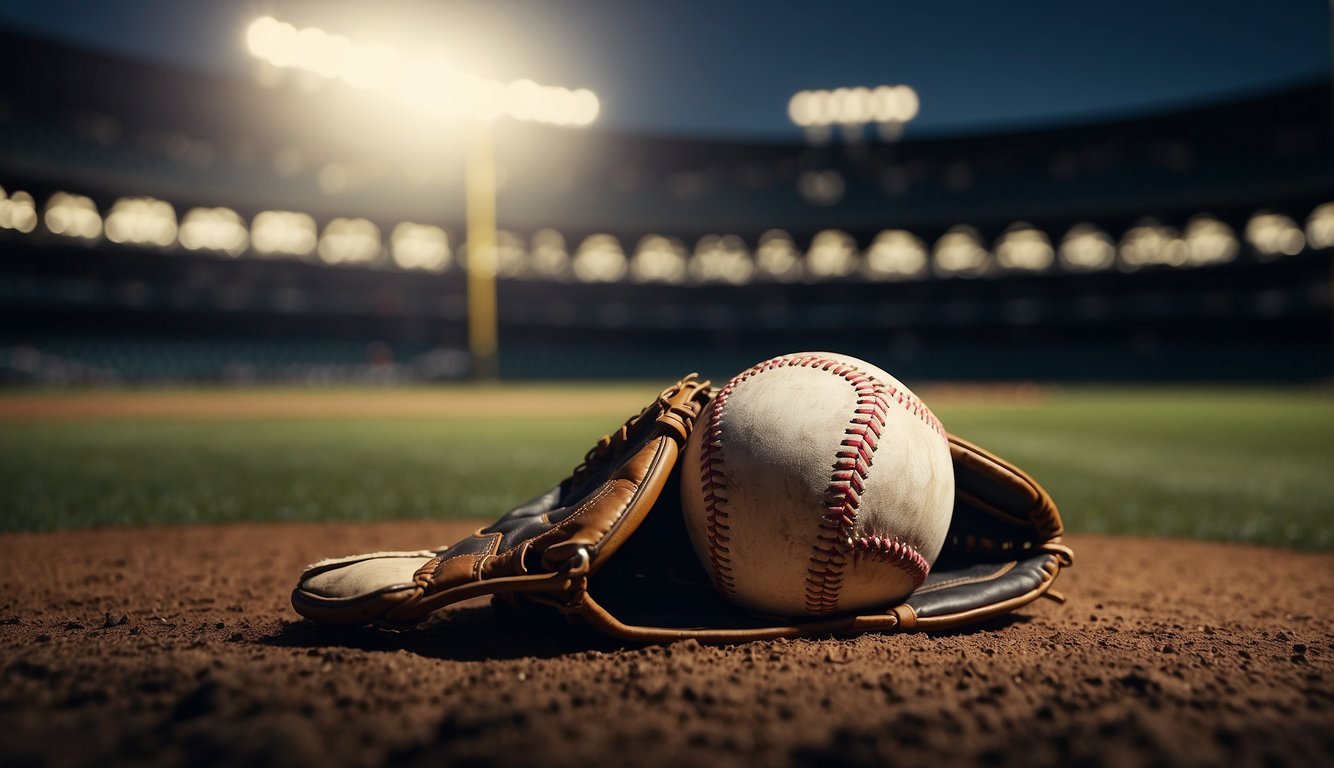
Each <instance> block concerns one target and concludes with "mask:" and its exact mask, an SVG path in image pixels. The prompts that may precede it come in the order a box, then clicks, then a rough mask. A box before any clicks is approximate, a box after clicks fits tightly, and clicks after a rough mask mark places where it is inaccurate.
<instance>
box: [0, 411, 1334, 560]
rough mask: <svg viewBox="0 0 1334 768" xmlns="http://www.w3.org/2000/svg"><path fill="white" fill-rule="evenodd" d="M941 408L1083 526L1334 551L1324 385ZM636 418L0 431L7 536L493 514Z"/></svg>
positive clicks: (116, 425)
mask: <svg viewBox="0 0 1334 768" xmlns="http://www.w3.org/2000/svg"><path fill="white" fill-rule="evenodd" d="M928 402H930V397H929V394H928ZM935 407H936V411H937V414H938V415H939V416H940V417H941V419H942V421H944V422H945V424H946V425H947V426H948V427H949V428H950V430H951V431H953V432H956V433H957V434H959V435H961V436H964V437H966V438H968V439H971V440H973V441H975V442H977V443H979V444H981V445H983V446H985V447H988V448H990V449H992V450H994V451H995V452H997V453H999V454H1001V455H1002V456H1005V457H1006V458H1009V459H1011V460H1012V461H1014V462H1015V463H1017V464H1019V465H1020V466H1022V467H1023V468H1024V469H1026V470H1028V471H1029V472H1030V473H1031V474H1033V475H1034V476H1035V477H1037V478H1038V480H1039V481H1041V482H1042V483H1043V484H1044V485H1045V486H1046V487H1047V489H1048V490H1049V491H1051V493H1052V495H1053V497H1055V499H1056V500H1057V502H1058V503H1059V504H1060V506H1061V509H1062V513H1063V515H1064V517H1065V520H1066V524H1067V526H1068V527H1069V528H1070V530H1071V531H1073V532H1106V533H1129V534H1147V535H1168V536H1186V537H1196V538H1208V539H1225V540H1236V541H1248V542H1260V543H1268V544H1276V545H1281V546H1288V547H1297V548H1302V549H1334V399H1332V398H1331V397H1330V396H1329V395H1328V394H1322V393H1311V392H1303V391H1296V390H1198V389H1193V390H1186V389H1181V390H1161V389H1160V390H1071V391H1066V392H1057V393H1053V394H1051V395H1049V396H1048V397H1046V398H1044V399H1042V400H1040V401H1038V402H1037V403H1035V404H1031V405H1027V406H1011V405H1005V404H986V405H980V404H979V405H974V404H969V403H968V402H967V401H957V402H955V403H950V402H949V401H945V402H942V403H937V404H935ZM627 415H628V414H625V413H620V412H611V411H610V410H609V412H608V413H607V414H606V415H605V417H591V416H590V417H580V418H558V417H548V418H543V419H540V420H532V419H524V420H522V421H513V420H506V419H499V418H487V417H484V416H481V415H479V416H476V417H470V418H466V419H417V420H412V419H384V420H330V421H302V420H291V421H272V420H270V421H255V420H250V421H221V420H200V421H188V420H186V421H182V420H101V421H99V420H89V421H78V422H66V421H44V422H26V423H25V422H11V423H6V424H0V488H3V489H4V490H3V495H2V496H0V530H11V531H12V530H55V529H64V528H78V527H87V526H99V525H145V524H160V523H195V522H231V521H274V520H311V521H314V520H383V519H402V518H443V517H466V518H494V517H496V516H498V515H499V514H500V513H501V512H502V511H504V510H505V509H507V508H509V506H511V505H512V504H514V503H516V502H518V501H521V500H523V499H526V498H528V497H529V496H531V495H533V494H534V493H536V492H538V491H541V490H543V489H545V488H546V487H548V486H549V485H551V484H552V483H554V482H555V481H556V480H559V479H560V478H561V477H563V476H564V475H565V474H566V473H567V472H568V471H569V470H570V468H571V467H572V466H573V465H574V464H575V463H577V462H578V461H579V459H580V458H581V457H582V455H583V452H584V451H585V450H586V449H587V448H588V447H589V446H590V445H591V444H592V442H593V441H594V440H595V439H596V438H597V436H598V435H601V434H603V433H604V432H606V431H608V430H610V429H612V428H614V427H615V426H617V425H618V424H619V423H620V421H621V420H622V419H623V418H624V417H625V416H627Z"/></svg>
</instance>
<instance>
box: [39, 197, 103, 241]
mask: <svg viewBox="0 0 1334 768" xmlns="http://www.w3.org/2000/svg"><path fill="white" fill-rule="evenodd" d="M42 220H43V221H44V222H45V223H46V231H48V232H50V233H51V234H53V235H61V236H64V237H76V238H79V239H81V240H96V239H97V238H99V237H101V236H102V215H101V214H100V213H98V212H97V204H96V203H94V202H93V201H92V198H90V197H86V196H84V195H76V194H72V193H70V192H56V193H55V194H53V195H51V198H50V199H49V200H47V201H46V214H45V215H44V216H43V217H42Z"/></svg>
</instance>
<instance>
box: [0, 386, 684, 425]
mask: <svg viewBox="0 0 1334 768" xmlns="http://www.w3.org/2000/svg"><path fill="white" fill-rule="evenodd" d="M656 393H657V389H656V388H654V387H653V386H645V387H642V388H639V387H633V386H625V387H605V386H604V387H593V388H586V389H581V388H577V387H568V388H567V387H559V388H544V387H515V388H508V387H502V388H495V389H467V388H457V389H455V388H449V389H440V390H424V389H423V390H406V391H405V390H385V391H383V392H378V391H342V392H338V391H333V392H322V391H312V390H297V389H294V390H260V391H234V392H230V391H218V392H210V391H196V392H191V391H132V392H86V393H58V394H17V395H8V396H0V422H39V421H77V420H88V419H110V420H117V419H127V420H144V419H148V420H157V419H162V420H172V419H218V420H225V419H383V418H388V419H397V418H401V419H409V418H453V419H462V418H497V417H505V416H514V417H522V418H530V419H531V418H544V417H547V418H570V417H575V418H577V417H584V416H588V417H598V416H605V415H608V414H613V415H615V414H621V415H629V414H631V413H634V412H636V411H638V410H639V409H640V408H643V407H644V406H645V405H646V404H648V403H649V402H650V401H651V400H652V398H653V396H654V395H655V394H656Z"/></svg>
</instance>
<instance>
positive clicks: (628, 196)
mask: <svg viewBox="0 0 1334 768" xmlns="http://www.w3.org/2000/svg"><path fill="white" fill-rule="evenodd" d="M1330 31H1331V23H1330V6H1329V5H1328V4H1326V3H1324V2H1321V1H1320V0H1310V2H1291V3H1285V2H1277V3H1276V2H1259V1H1258V0H1254V1H1250V2H1243V1H1240V0H1226V1H1220V2H1209V3H1203V2H1199V3H1190V2H1169V3H1163V2H1152V3H1150V2H1139V1H1138V0H1136V1H1134V2H1124V3H1118V4H1115V5H1113V6H1101V7H1098V8H1097V9H1084V8H1083V7H1082V6H1073V7H1072V6H1070V5H1069V4H1067V3H1048V2H1040V3H1033V4H1025V5H1024V6H1023V7H1009V6H1006V7H1000V6H996V5H994V4H986V3H976V4H973V3H936V4H931V5H930V6H929V7H919V6H917V5H912V6H905V5H903V4H890V3H872V2H844V3H841V4H839V5H838V6H837V7H836V8H833V9H826V10H823V11H821V12H820V13H819V14H818V15H816V14H815V13H814V12H813V11H811V10H810V9H809V7H808V6H807V5H805V4H793V5H791V6H789V5H784V4H765V5H763V6H751V5H746V6H743V5H742V4H717V3H703V2H685V3H672V4H656V3H598V2H566V3H538V2H518V1H516V0H505V1H503V2H501V1H497V2H487V3H477V2H440V3H428V2H406V1H402V0H400V1H396V2H383V3H375V4H365V3H347V2H318V3H317V2H279V1H277V0H268V1H267V2H256V1H255V0H244V1H234V0H228V1H226V2H214V3H209V4H206V5H204V4H181V3H176V2H155V1H151V0H118V1H115V2H106V3H99V4H96V5H95V6H92V7H89V6H88V5H87V4H83V3H76V2H63V1H61V2H55V1H51V0H48V1H46V2H42V3H36V2H8V3H5V4H4V5H2V6H0V188H2V189H3V191H2V192H0V380H3V381H4V382H7V383H10V384H24V385H68V384H79V385H83V384H117V385H120V384H139V383H154V384H157V383H175V384H180V383H190V384H192V383H213V382H240V383H250V382H275V383H293V382H295V383H334V384H365V383H380V382H387V383H399V382H425V381H438V380H452V379H467V378H469V377H483V378H485V377H494V376H499V377H500V378H502V379H506V380H527V379H565V378H578V379H588V378H603V377H610V378H616V379H642V378H658V379H664V378H666V379H674V378H675V377H676V376H678V375H679V374H681V373H682V372H685V371H689V370H704V371H705V372H706V373H710V374H712V375H714V376H715V377H718V376H722V377H725V376H726V375H729V374H730V373H733V372H735V371H737V370H740V369H742V368H744V367H746V366H749V365H750V364H752V363H754V362H756V361H758V360H761V359H763V358H765V357H767V356H771V355H774V354H780V353H785V352H791V351H797V350H803V349H834V350H838V351H842V352H846V353H849V354H853V355H856V356H859V357H863V358H866V359H869V360H872V361H875V362H876V363H878V364H879V365H881V366H882V367H884V368H886V369H888V370H890V371H892V372H894V373H895V374H896V375H897V376H898V377H899V378H902V379H904V380H905V381H909V382H919V381H923V380H927V381H1019V380H1022V381H1070V382H1082V381H1102V382H1107V381H1138V382H1161V381H1188V382H1208V381H1287V382H1316V381H1327V380H1329V379H1330V377H1331V375H1334V316H1332V314H1331V284H1332V279H1334V273H1332V271H1331V265H1332V263H1334V262H1332V258H1331V254H1332V253H1334V251H1331V247H1334V153H1332V147H1334V122H1331V80H1330V67H1331V51H1330Z"/></svg>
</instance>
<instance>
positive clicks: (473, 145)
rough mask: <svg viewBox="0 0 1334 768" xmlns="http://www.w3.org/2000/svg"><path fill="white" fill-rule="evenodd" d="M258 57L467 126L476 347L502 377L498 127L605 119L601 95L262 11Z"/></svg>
mask: <svg viewBox="0 0 1334 768" xmlns="http://www.w3.org/2000/svg"><path fill="white" fill-rule="evenodd" d="M245 39H246V47H247V49H248V50H249V52H250V54H251V55H253V56H255V57H256V58H258V59H261V60H263V61H266V62H268V63H269V64H272V65H274V66H276V67H280V68H292V69H299V70H303V71H306V72H311V73H314V74H316V75H319V76H320V77H324V78H328V79H330V80H337V81H340V82H342V83H344V84H345V85H347V86H349V87H351V88H354V89H358V90H366V91H374V92H378V93H381V94H384V95H386V96H389V97H391V98H394V99H396V100H398V101H400V102H402V103H404V104H406V105H409V106H412V107H415V108H417V109H419V110H421V111H422V112H424V113H425V114H426V115H427V116H428V117H430V118H433V119H439V120H448V121H457V122H461V123H463V124H465V125H466V127H467V130H466V133H467V136H468V145H467V152H466V157H467V159H466V161H465V166H466V167H465V169H464V197H465V205H466V208H467V211H466V214H467V215H466V220H467V224H466V226H467V234H466V241H467V252H468V256H467V270H468V347H469V351H470V352H471V354H472V362H473V375H474V376H475V377H476V378H482V379H494V378H496V377H497V376H498V374H499V371H498V359H497V347H498V341H497V322H496V263H495V262H496V163H495V142H494V137H493V131H492V124H493V123H494V122H495V121H496V120H499V119H501V118H506V117H508V118H511V119H515V120H523V121H528V122H538V123H548V124H552V125H564V126H571V127H584V126H587V125H590V124H592V122H593V121H594V120H596V119H597V117H598V112H599V111H600V109H601V105H600V104H599V102H598V97H597V94H595V93H593V92H592V91H590V90H587V89H585V88H580V89H575V90H570V89H568V88H563V87H560V86H552V85H540V84H538V83H536V82H534V81H532V80H528V79H519V80H514V81H512V82H508V83H506V82H502V81H499V80H493V79H490V78H486V77H479V76H477V75H475V74H471V73H467V72H461V71H458V70H456V69H454V68H453V67H452V66H451V65H450V64H449V63H448V62H446V61H444V60H442V59H440V58H438V57H428V58H412V57H409V56H407V55H405V54H404V53H402V52H401V51H398V50H397V49H394V48H390V47H388V46H382V45H364V44H359V43H355V42H353V41H351V40H349V39H348V38H346V37H343V36H342V35H335V34H330V33H328V32H325V31H324V30H321V29H316V28H314V27H306V28H297V27H296V26H294V25H292V24H289V23H287V22H283V21H279V20H277V19H275V18H273V17H271V16H262V17H260V18H258V19H255V20H254V21H253V22H251V24H250V26H249V27H248V28H247V29H246V35H245Z"/></svg>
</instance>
